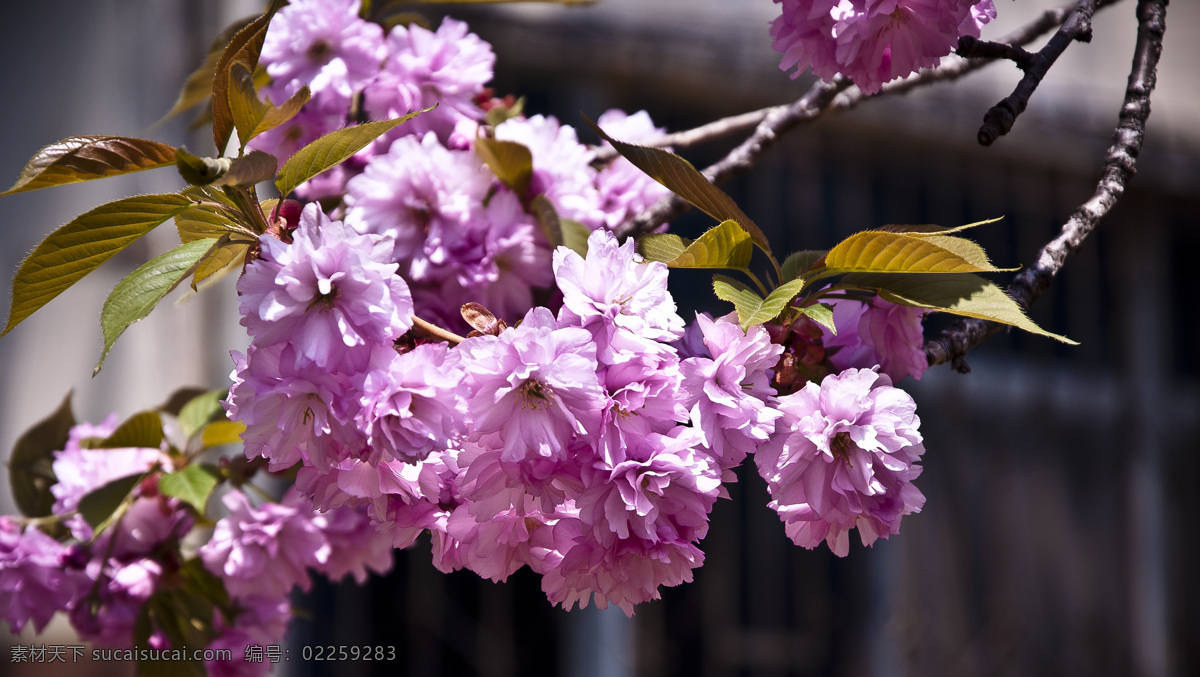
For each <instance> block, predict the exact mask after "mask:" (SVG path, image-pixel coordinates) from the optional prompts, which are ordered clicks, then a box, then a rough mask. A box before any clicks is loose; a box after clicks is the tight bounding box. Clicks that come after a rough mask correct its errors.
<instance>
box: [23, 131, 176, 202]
mask: <svg viewBox="0 0 1200 677" xmlns="http://www.w3.org/2000/svg"><path fill="white" fill-rule="evenodd" d="M173 162H175V147H174V146H169V145H167V144H165V143H159V142H157V141H147V140H146V139H134V138H131V137H125V136H72V137H70V138H67V139H63V140H62V141H59V142H58V143H52V144H50V145H49V146H46V147H45V148H43V149H41V150H39V151H38V152H37V153H36V154H35V155H34V156H33V157H32V158H31V159H30V160H29V162H28V163H26V165H25V168H24V169H22V170H21V175H20V176H19V177H17V182H16V183H14V184H13V185H12V188H9V189H8V190H6V191H4V192H3V193H0V195H11V194H12V193H21V192H24V191H27V190H37V189H38V188H48V187H50V186H61V185H64V184H67V183H76V182H78V181H90V180H92V179H103V178H106V177H109V176H118V175H120V174H129V173H131V172H140V171H142V170H144V169H153V168H155V167H163V166H166V165H169V164H172V163H173Z"/></svg>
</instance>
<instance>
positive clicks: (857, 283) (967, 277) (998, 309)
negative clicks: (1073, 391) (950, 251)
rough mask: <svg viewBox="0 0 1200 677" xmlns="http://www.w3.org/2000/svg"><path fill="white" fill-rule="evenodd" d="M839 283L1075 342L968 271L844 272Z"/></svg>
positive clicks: (1001, 291) (901, 302)
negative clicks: (1043, 324) (1042, 324)
mask: <svg viewBox="0 0 1200 677" xmlns="http://www.w3.org/2000/svg"><path fill="white" fill-rule="evenodd" d="M841 284H843V285H848V286H853V287H856V288H859V289H866V290H869V291H874V292H876V293H878V294H879V295H880V296H882V297H883V298H885V299H887V300H889V301H891V302H893V303H899V304H903V305H907V306H916V307H918V308H930V309H933V310H940V311H943V312H947V313H953V314H955V315H964V316H966V317H974V318H978V319H981V320H991V321H993V322H1000V323H1001V324H1007V325H1011V326H1014V327H1018V328H1020V329H1024V330H1025V331H1027V332H1030V333H1033V334H1038V335H1040V336H1047V337H1049V338H1052V339H1055V340H1058V341H1062V342H1063V343H1069V344H1071V345H1077V342H1076V341H1072V340H1071V339H1069V338H1066V337H1065V336H1059V335H1058V334H1052V333H1050V332H1048V331H1046V330H1045V329H1042V328H1041V327H1039V326H1037V324H1035V323H1034V322H1033V320H1030V319H1029V317H1028V316H1026V315H1025V311H1024V310H1022V308H1021V306H1020V304H1018V303H1017V302H1016V301H1014V300H1013V299H1012V298H1011V297H1010V296H1009V295H1008V294H1005V293H1004V290H1002V289H1000V287H997V286H996V285H995V284H992V283H991V282H989V281H987V280H985V279H983V278H982V277H979V276H978V275H972V274H970V273H950V274H921V275H916V274H913V275H865V274H855V275H847V276H845V277H843V278H842V280H841Z"/></svg>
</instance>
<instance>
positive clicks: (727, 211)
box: [584, 116, 771, 254]
mask: <svg viewBox="0 0 1200 677" xmlns="http://www.w3.org/2000/svg"><path fill="white" fill-rule="evenodd" d="M584 120H586V121H587V123H588V124H589V125H591V127H592V129H594V130H596V133H597V134H599V135H600V138H602V139H604V140H605V141H608V142H609V143H611V144H612V145H613V148H616V149H617V152H618V153H620V154H621V155H623V156H624V157H625V159H627V160H629V161H630V162H632V163H633V165H634V166H635V167H637V168H638V169H640V170H642V171H643V172H645V173H647V174H649V175H650V178H652V179H654V180H655V181H657V182H659V183H661V184H662V185H664V186H666V187H667V188H668V189H670V190H671V192H673V193H675V194H676V195H678V196H679V197H681V198H683V199H685V200H687V201H688V202H690V203H692V204H693V205H695V206H696V207H697V208H699V209H700V210H701V211H703V212H704V213H705V214H708V215H709V216H711V217H713V218H714V219H716V220H718V221H730V220H732V221H737V222H738V224H739V225H741V227H742V228H744V229H745V230H746V232H747V233H749V234H750V237H751V238H752V239H753V240H754V242H755V243H756V244H757V245H758V246H759V247H761V248H762V250H763V251H764V252H767V253H768V254H769V253H770V252H771V245H770V244H769V243H768V242H767V236H766V235H765V234H764V233H763V232H762V229H761V228H759V227H758V225H757V224H755V223H754V221H753V220H752V219H751V218H750V217H749V216H746V214H745V212H743V211H742V209H741V207H738V206H737V203H736V202H734V201H733V198H731V197H729V196H728V195H726V194H725V193H724V191H722V190H721V189H720V188H717V187H716V185H714V184H713V182H712V181H709V180H708V179H707V178H705V176H704V175H703V174H701V173H700V171H699V170H697V169H696V168H695V167H693V166H692V163H690V162H688V161H687V160H684V159H683V158H681V157H679V156H678V155H676V154H674V153H670V152H668V151H665V150H662V149H661V148H650V147H648V146H636V145H634V144H631V143H625V142H623V141H617V140H616V139H614V138H612V137H611V136H609V135H608V134H606V133H605V132H604V130H603V129H600V127H598V126H597V125H596V123H594V122H592V121H591V120H590V119H588V118H587V116H584Z"/></svg>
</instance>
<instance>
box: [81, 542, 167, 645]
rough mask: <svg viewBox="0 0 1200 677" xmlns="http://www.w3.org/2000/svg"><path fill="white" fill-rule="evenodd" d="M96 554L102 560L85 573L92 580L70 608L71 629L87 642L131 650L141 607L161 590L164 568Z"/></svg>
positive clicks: (89, 564) (94, 561)
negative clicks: (106, 557)
mask: <svg viewBox="0 0 1200 677" xmlns="http://www.w3.org/2000/svg"><path fill="white" fill-rule="evenodd" d="M101 552H102V551H101ZM93 554H94V555H99V556H96V557H94V558H93V559H92V560H91V561H89V562H87V565H86V567H85V569H84V571H85V572H86V574H87V576H88V578H89V579H90V580H88V581H87V582H88V586H87V588H86V592H84V593H83V594H82V596H81V597H80V598H79V599H77V600H76V602H75V603H74V604H73V605H72V607H71V611H70V618H71V627H73V628H74V629H75V631H76V632H78V633H79V636H80V638H82V639H84V640H86V641H88V642H92V643H94V644H99V645H101V646H106V647H128V646H129V645H130V644H132V643H133V629H134V624H135V623H136V621H137V618H138V614H139V613H140V612H141V609H142V605H143V604H145V602H146V600H148V599H149V598H150V596H151V595H153V594H154V592H155V591H156V590H157V589H158V584H159V581H160V580H161V579H162V575H163V568H162V565H161V564H160V563H158V562H156V561H154V560H152V559H148V558H141V559H135V560H132V561H129V562H121V561H118V560H116V559H104V557H103V555H102V554H100V553H93Z"/></svg>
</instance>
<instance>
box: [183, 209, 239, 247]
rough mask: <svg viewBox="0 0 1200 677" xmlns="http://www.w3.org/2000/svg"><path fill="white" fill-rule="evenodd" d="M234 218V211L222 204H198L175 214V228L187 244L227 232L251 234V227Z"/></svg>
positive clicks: (216, 236)
mask: <svg viewBox="0 0 1200 677" xmlns="http://www.w3.org/2000/svg"><path fill="white" fill-rule="evenodd" d="M234 218H235V215H234V213H232V212H230V211H229V210H227V209H225V208H224V207H222V206H220V205H197V206H196V207H194V208H192V209H189V210H187V211H185V212H182V213H180V214H176V215H175V229H176V230H177V231H179V241H180V242H183V243H185V244H186V243H188V242H194V241H196V240H207V239H212V238H218V237H221V236H222V235H225V234H227V233H238V234H243V235H247V236H249V235H250V234H251V233H250V231H249V228H247V227H246V226H245V225H242V224H237V223H236V222H235V221H234Z"/></svg>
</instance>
